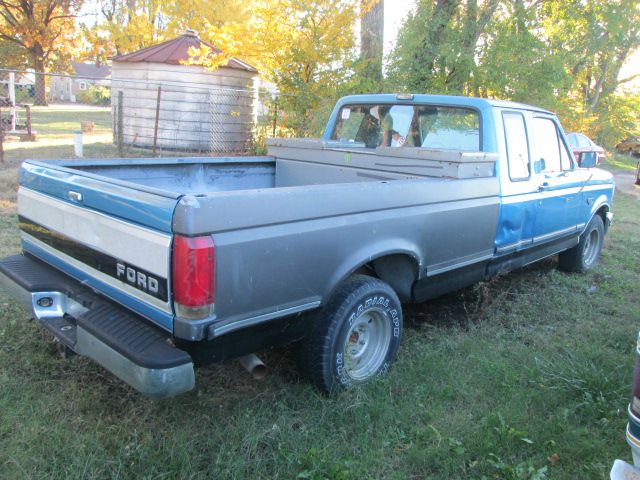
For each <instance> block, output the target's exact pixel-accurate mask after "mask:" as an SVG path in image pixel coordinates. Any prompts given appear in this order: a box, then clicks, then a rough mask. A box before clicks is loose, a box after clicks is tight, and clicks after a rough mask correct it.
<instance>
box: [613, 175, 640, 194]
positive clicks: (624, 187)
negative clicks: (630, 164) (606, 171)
mask: <svg viewBox="0 0 640 480" xmlns="http://www.w3.org/2000/svg"><path fill="white" fill-rule="evenodd" d="M612 173H613V176H614V177H615V180H616V188H617V189H618V190H620V191H621V192H624V193H627V194H629V195H633V196H634V197H635V198H636V199H638V200H640V185H636V184H635V179H636V178H635V172H633V171H629V170H615V171H613V172H612Z"/></svg>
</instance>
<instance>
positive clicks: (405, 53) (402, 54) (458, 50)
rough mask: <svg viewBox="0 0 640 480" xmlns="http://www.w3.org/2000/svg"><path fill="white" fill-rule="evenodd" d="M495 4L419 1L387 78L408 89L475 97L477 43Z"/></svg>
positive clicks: (497, 1) (496, 1) (490, 1)
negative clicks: (473, 85)
mask: <svg viewBox="0 0 640 480" xmlns="http://www.w3.org/2000/svg"><path fill="white" fill-rule="evenodd" d="M499 5H500V0H480V1H479V0H467V1H462V0H435V1H434V0H419V1H418V4H417V7H416V10H415V11H414V12H413V13H412V14H410V15H409V17H408V18H407V20H406V22H405V24H404V26H403V27H402V29H401V31H400V33H399V35H398V40H397V43H396V48H395V49H394V52H393V54H392V56H391V57H392V61H391V65H390V67H391V77H392V80H393V81H395V83H396V84H400V85H402V86H403V87H404V88H408V89H410V90H421V91H426V92H440V93H458V94H470V93H475V92H473V91H472V88H471V83H470V82H471V79H472V77H473V73H474V69H475V66H476V55H477V49H478V45H479V43H480V41H481V39H482V36H483V35H484V34H485V32H486V29H487V27H488V25H489V23H490V22H491V20H492V19H493V18H494V15H495V13H496V11H497V9H498V6H499Z"/></svg>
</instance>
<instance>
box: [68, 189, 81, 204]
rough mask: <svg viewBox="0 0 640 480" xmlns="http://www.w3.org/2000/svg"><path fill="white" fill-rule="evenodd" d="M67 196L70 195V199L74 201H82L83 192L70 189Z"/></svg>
mask: <svg viewBox="0 0 640 480" xmlns="http://www.w3.org/2000/svg"><path fill="white" fill-rule="evenodd" d="M67 197H69V200H71V201H72V202H78V203H79V202H81V201H82V194H81V193H80V192H74V191H71V190H69V193H68V194H67Z"/></svg>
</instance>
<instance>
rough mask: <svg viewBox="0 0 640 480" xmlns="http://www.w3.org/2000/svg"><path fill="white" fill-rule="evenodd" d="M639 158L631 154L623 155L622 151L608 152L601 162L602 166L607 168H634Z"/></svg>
mask: <svg viewBox="0 0 640 480" xmlns="http://www.w3.org/2000/svg"><path fill="white" fill-rule="evenodd" d="M639 161H640V158H638V157H635V156H633V155H623V154H622V153H617V152H609V153H608V154H607V158H606V159H605V161H604V162H603V163H602V166H603V167H604V168H607V169H609V170H611V169H619V170H635V169H636V166H637V165H638V162H639Z"/></svg>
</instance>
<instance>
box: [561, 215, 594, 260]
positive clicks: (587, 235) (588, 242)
mask: <svg viewBox="0 0 640 480" xmlns="http://www.w3.org/2000/svg"><path fill="white" fill-rule="evenodd" d="M603 244H604V223H603V222H602V217H601V216H600V215H594V216H593V218H592V219H591V221H590V222H589V225H587V228H586V229H585V231H584V232H583V234H582V235H581V236H580V242H579V243H578V245H576V246H575V247H573V248H570V249H569V250H566V251H564V252H562V253H561V254H560V257H559V260H560V263H559V266H560V269H562V270H564V271H566V272H584V271H586V270H589V269H591V268H593V267H595V266H596V265H597V264H598V261H599V260H600V251H601V250H602V245H603Z"/></svg>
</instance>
